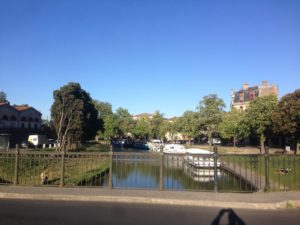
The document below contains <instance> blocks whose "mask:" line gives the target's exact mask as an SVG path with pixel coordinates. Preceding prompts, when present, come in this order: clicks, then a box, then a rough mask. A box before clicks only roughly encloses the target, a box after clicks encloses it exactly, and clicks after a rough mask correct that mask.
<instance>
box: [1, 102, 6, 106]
mask: <svg viewBox="0 0 300 225" xmlns="http://www.w3.org/2000/svg"><path fill="white" fill-rule="evenodd" d="M1 105H8V102H0V106H1Z"/></svg>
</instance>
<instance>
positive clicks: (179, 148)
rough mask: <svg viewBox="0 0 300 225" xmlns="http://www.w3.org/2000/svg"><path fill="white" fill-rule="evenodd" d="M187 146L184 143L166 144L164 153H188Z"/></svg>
mask: <svg viewBox="0 0 300 225" xmlns="http://www.w3.org/2000/svg"><path fill="white" fill-rule="evenodd" d="M186 150H187V149H186V148H185V147H184V146H183V145H179V144H166V145H165V146H164V148H163V152H164V153H173V154H184V153H186Z"/></svg>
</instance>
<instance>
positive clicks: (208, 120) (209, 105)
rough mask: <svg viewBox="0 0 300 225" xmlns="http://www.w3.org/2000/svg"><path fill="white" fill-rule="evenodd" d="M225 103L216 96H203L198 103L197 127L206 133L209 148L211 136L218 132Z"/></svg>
mask: <svg viewBox="0 0 300 225" xmlns="http://www.w3.org/2000/svg"><path fill="white" fill-rule="evenodd" d="M224 108H225V103H224V101H223V99H221V98H219V97H218V96H217V95H216V94H211V95H208V96H204V97H203V99H202V100H201V101H200V103H199V106H198V110H199V126H200V129H203V130H204V131H205V132H206V133H207V137H208V143H209V147H210V148H211V146H212V135H213V133H215V132H217V131H218V125H219V123H220V122H221V121H222V114H223V113H224Z"/></svg>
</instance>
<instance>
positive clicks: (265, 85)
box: [261, 80, 269, 87]
mask: <svg viewBox="0 0 300 225" xmlns="http://www.w3.org/2000/svg"><path fill="white" fill-rule="evenodd" d="M261 84H262V86H264V87H267V86H268V85H269V84H268V81H267V80H263V81H262V83H261Z"/></svg>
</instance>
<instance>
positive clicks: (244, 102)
mask: <svg viewBox="0 0 300 225" xmlns="http://www.w3.org/2000/svg"><path fill="white" fill-rule="evenodd" d="M269 95H276V96H278V86H277V85H274V84H272V85H270V84H269V83H268V81H262V84H261V85H258V86H252V87H249V85H248V84H247V83H244V84H243V86H242V89H241V90H239V91H236V92H233V93H232V94H231V108H236V109H240V110H245V109H247V107H248V104H249V102H250V101H252V100H254V99H255V98H257V97H264V96H269Z"/></svg>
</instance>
